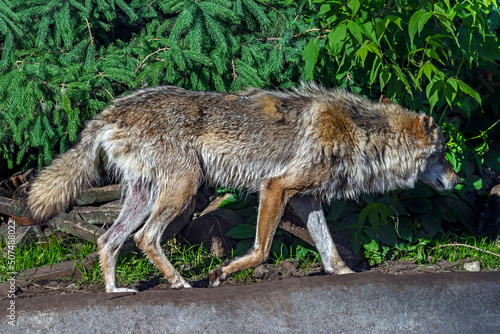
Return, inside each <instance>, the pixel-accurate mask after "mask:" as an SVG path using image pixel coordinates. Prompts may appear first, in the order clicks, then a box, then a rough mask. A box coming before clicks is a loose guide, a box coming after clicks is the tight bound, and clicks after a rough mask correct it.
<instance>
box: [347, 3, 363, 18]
mask: <svg viewBox="0 0 500 334" xmlns="http://www.w3.org/2000/svg"><path fill="white" fill-rule="evenodd" d="M360 6H361V4H360V3H359V0H350V1H349V8H350V9H351V11H352V17H354V15H356V13H357V12H358V10H359V7H360Z"/></svg>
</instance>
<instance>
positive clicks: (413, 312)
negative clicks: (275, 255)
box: [0, 272, 500, 334]
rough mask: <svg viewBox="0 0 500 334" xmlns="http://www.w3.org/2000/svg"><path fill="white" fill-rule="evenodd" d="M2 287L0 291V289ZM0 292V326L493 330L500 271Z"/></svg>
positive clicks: (499, 306) (498, 314) (499, 322)
mask: <svg viewBox="0 0 500 334" xmlns="http://www.w3.org/2000/svg"><path fill="white" fill-rule="evenodd" d="M2 297H3V296H2ZM15 305H16V317H17V319H16V320H17V327H12V326H10V325H9V324H8V322H7V321H8V320H7V307H8V306H9V300H2V301H0V319H1V320H0V332H1V333H21V332H22V333H30V332H43V333H65V332H68V333H69V332H70V333H128V332H134V333H204V332H206V333H215V332H219V333H474V334H479V333H500V272H480V273H440V274H416V275H409V276H395V275H386V274H374V273H358V274H352V275H344V276H318V277H307V278H295V279H286V280H282V281H274V282H266V283H257V284H253V285H245V286H238V287H224V286H222V287H219V288H214V289H209V288H199V289H185V290H180V291H174V290H168V291H163V290H161V291H158V290H148V291H144V292H141V293H138V294H125V293H124V294H105V293H98V294H84V293H82V294H72V295H51V296H43V297H37V298H29V299H19V300H16V304H15Z"/></svg>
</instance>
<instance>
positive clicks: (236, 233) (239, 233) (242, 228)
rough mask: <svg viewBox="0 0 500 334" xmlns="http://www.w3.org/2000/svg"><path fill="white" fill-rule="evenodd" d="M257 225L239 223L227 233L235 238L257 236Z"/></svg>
mask: <svg viewBox="0 0 500 334" xmlns="http://www.w3.org/2000/svg"><path fill="white" fill-rule="evenodd" d="M255 233H256V226H255V225H250V224H239V225H236V226H235V227H233V228H232V229H230V230H229V232H227V233H226V234H225V235H226V237H230V238H233V239H250V238H255Z"/></svg>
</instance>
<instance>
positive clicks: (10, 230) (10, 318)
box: [5, 219, 17, 326]
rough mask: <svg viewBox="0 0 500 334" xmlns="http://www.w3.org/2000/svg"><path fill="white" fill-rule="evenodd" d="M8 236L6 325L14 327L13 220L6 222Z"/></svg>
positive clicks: (14, 262) (14, 265)
mask: <svg viewBox="0 0 500 334" xmlns="http://www.w3.org/2000/svg"><path fill="white" fill-rule="evenodd" d="M7 226H8V234H7V252H6V255H5V256H6V258H7V275H8V276H9V277H8V280H7V282H9V290H8V292H7V297H8V298H9V304H8V306H7V323H8V324H9V325H11V326H16V293H15V292H16V276H17V272H16V271H15V270H16V223H15V222H14V220H12V219H9V221H8V225H7Z"/></svg>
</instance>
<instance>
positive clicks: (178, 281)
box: [170, 276, 191, 290]
mask: <svg viewBox="0 0 500 334" xmlns="http://www.w3.org/2000/svg"><path fill="white" fill-rule="evenodd" d="M170 287H171V288H172V289H174V290H179V289H188V288H191V285H189V283H188V282H186V281H185V280H184V278H182V277H180V276H178V277H176V278H175V279H173V280H172V282H171V283H170Z"/></svg>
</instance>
